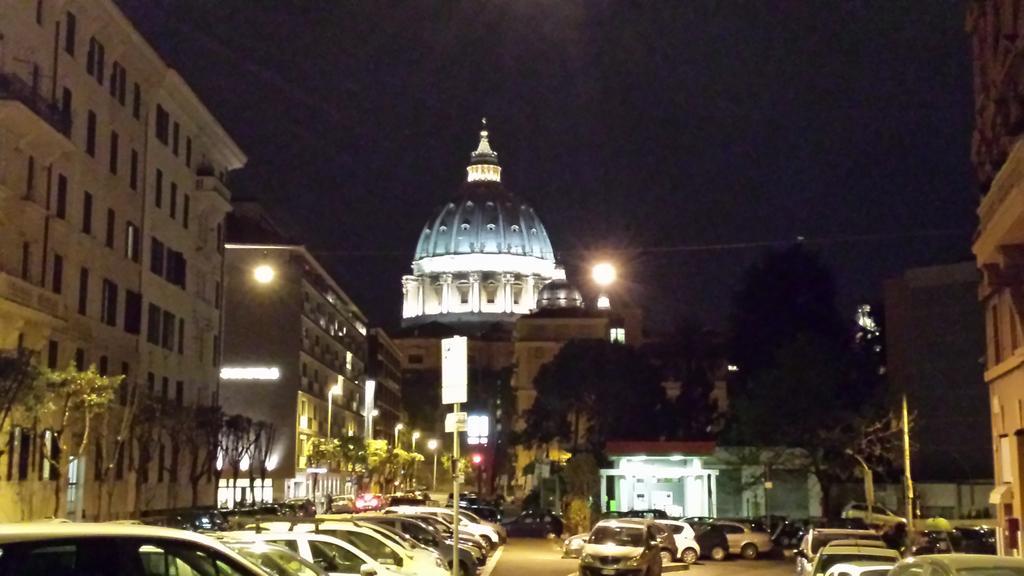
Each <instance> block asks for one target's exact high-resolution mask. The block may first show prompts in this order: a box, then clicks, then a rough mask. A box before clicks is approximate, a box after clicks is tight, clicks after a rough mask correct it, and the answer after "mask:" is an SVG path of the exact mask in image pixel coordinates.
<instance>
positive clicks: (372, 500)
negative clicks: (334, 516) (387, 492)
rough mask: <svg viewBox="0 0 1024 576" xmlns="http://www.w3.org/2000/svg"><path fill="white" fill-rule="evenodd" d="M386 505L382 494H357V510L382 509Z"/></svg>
mask: <svg viewBox="0 0 1024 576" xmlns="http://www.w3.org/2000/svg"><path fill="white" fill-rule="evenodd" d="M383 507H384V497H383V496H381V495H380V494H371V493H370V492H364V493H362V494H360V495H359V496H356V511H357V512H368V511H370V510H380V509H381V508H383Z"/></svg>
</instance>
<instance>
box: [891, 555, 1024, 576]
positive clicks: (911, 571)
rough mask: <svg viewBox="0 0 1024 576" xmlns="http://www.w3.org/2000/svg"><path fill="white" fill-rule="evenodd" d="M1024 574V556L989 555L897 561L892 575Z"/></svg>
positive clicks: (941, 556) (967, 575) (966, 575)
mask: <svg viewBox="0 0 1024 576" xmlns="http://www.w3.org/2000/svg"><path fill="white" fill-rule="evenodd" d="M921 574H927V575H929V576H930V575H931V574H941V575H942V576H1024V558H1011V557H1009V556H989V555H986V554H940V555H936V556H915V557H913V558H907V559H906V560H903V561H902V562H900V563H899V564H897V565H896V566H895V567H894V568H893V569H892V570H891V571H890V572H889V575H890V576H919V575H921Z"/></svg>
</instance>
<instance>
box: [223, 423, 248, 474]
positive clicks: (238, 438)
mask: <svg viewBox="0 0 1024 576" xmlns="http://www.w3.org/2000/svg"><path fill="white" fill-rule="evenodd" d="M252 426H253V424H252V419H251V418H249V417H247V416H243V415H241V414H232V415H231V416H228V417H227V419H226V420H224V432H223V434H224V464H225V465H226V466H229V467H230V468H231V490H232V491H234V490H237V488H238V476H239V475H240V474H241V471H242V461H243V460H245V458H246V456H250V452H251V450H252V444H253V438H252V437H253V434H252ZM250 461H251V456H250Z"/></svg>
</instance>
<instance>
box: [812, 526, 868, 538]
mask: <svg viewBox="0 0 1024 576" xmlns="http://www.w3.org/2000/svg"><path fill="white" fill-rule="evenodd" d="M807 533H808V534H821V535H823V536H828V535H830V534H833V535H837V536H847V535H849V536H874V537H876V538H877V537H878V532H875V531H874V530H861V529H858V528H811V529H810V530H809V531H808V532H807Z"/></svg>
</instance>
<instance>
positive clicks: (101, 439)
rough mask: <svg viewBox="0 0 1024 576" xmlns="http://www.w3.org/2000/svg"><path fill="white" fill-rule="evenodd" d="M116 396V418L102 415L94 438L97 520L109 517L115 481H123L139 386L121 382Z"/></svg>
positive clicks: (106, 414) (109, 411)
mask: <svg viewBox="0 0 1024 576" xmlns="http://www.w3.org/2000/svg"><path fill="white" fill-rule="evenodd" d="M118 394H119V395H120V404H121V406H120V408H119V416H120V418H117V417H114V412H115V410H113V409H112V410H107V411H106V412H105V413H104V414H103V418H102V422H101V425H100V428H99V429H100V433H99V434H98V437H97V442H98V445H99V451H98V452H97V462H96V464H95V465H96V466H97V467H98V470H99V471H98V473H97V481H98V483H99V488H100V489H99V506H97V513H98V514H99V516H100V517H101V518H110V517H111V510H112V508H113V501H114V492H115V488H116V481H117V480H120V479H121V478H123V474H124V468H125V462H124V461H125V454H126V452H127V451H128V450H130V449H131V430H132V424H133V423H134V418H135V415H136V412H137V410H138V406H139V400H140V390H139V386H138V384H135V383H129V382H127V381H122V382H121V385H120V388H119V391H118ZM112 476H113V478H112ZM104 496H105V498H104Z"/></svg>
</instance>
